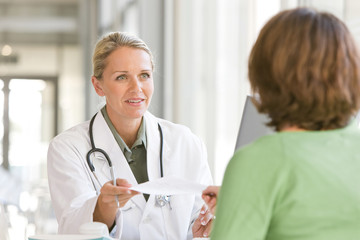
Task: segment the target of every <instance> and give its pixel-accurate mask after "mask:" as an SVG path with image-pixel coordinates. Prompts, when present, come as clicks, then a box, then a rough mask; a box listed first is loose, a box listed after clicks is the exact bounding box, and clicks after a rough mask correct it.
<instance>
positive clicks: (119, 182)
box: [111, 178, 131, 187]
mask: <svg viewBox="0 0 360 240" xmlns="http://www.w3.org/2000/svg"><path fill="white" fill-rule="evenodd" d="M111 183H112V181H111ZM116 186H121V187H131V184H130V183H129V182H128V181H127V180H126V179H123V178H117V179H116Z"/></svg>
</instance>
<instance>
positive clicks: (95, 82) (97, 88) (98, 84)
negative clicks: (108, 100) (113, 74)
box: [91, 76, 105, 97]
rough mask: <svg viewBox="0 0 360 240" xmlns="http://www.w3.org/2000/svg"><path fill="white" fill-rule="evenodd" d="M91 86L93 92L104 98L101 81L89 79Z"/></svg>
mask: <svg viewBox="0 0 360 240" xmlns="http://www.w3.org/2000/svg"><path fill="white" fill-rule="evenodd" d="M91 82H92V85H93V86H94V89H95V92H96V93H97V94H98V95H99V96H100V97H103V96H105V94H104V91H103V90H102V81H100V80H98V79H97V78H96V77H95V76H92V77H91Z"/></svg>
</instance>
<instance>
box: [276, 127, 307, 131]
mask: <svg viewBox="0 0 360 240" xmlns="http://www.w3.org/2000/svg"><path fill="white" fill-rule="evenodd" d="M302 131H306V130H305V129H303V128H299V127H298V126H284V127H283V128H281V129H280V132H302Z"/></svg>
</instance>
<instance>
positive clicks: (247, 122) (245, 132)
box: [235, 96, 275, 151]
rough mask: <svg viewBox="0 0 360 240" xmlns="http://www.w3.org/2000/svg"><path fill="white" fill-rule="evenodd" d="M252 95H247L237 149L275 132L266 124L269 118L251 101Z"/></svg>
mask: <svg viewBox="0 0 360 240" xmlns="http://www.w3.org/2000/svg"><path fill="white" fill-rule="evenodd" d="M251 98H252V97H251V96H247V97H246V102H245V106H244V110H243V115H242V118H241V123H240V128H239V132H238V136H237V140H236V145H235V151H236V150H237V149H239V148H241V147H243V146H245V145H247V144H249V143H251V142H253V141H254V140H256V139H258V138H259V137H261V136H264V135H267V134H271V133H274V132H275V131H274V130H272V129H271V128H269V127H268V126H266V123H267V122H268V121H269V118H268V117H267V116H266V115H265V114H261V113H259V112H258V111H257V109H256V107H255V105H254V104H253V103H252V101H251Z"/></svg>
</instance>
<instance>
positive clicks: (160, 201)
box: [86, 113, 172, 209]
mask: <svg viewBox="0 0 360 240" xmlns="http://www.w3.org/2000/svg"><path fill="white" fill-rule="evenodd" d="M96 115H97V113H96V114H95V115H94V116H93V117H92V118H91V120H90V124H89V137H90V143H91V149H90V151H89V152H88V153H87V154H86V161H87V164H88V166H89V168H90V170H91V172H92V173H93V175H94V176H95V179H96V181H97V183H98V184H99V186H101V183H100V181H99V179H98V177H97V175H96V173H95V167H94V165H93V164H92V162H91V154H93V153H95V152H100V153H101V154H103V155H104V156H105V159H106V161H107V162H108V164H109V167H110V171H111V178H112V181H113V184H114V185H116V179H115V174H114V166H113V164H112V162H111V160H110V157H109V155H108V154H107V153H106V152H105V151H104V150H103V149H101V148H97V147H95V143H94V137H93V124H94V120H95V117H96ZM158 130H159V133H160V176H161V177H163V176H164V171H163V145H164V136H163V131H162V129H161V126H160V124H159V123H158ZM170 197H171V196H165V195H157V196H156V197H155V198H156V203H157V205H158V206H160V207H163V206H165V205H166V203H168V204H169V206H170V209H172V208H171V205H170ZM116 200H117V199H116ZM117 204H118V205H119V203H118V200H117Z"/></svg>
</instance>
